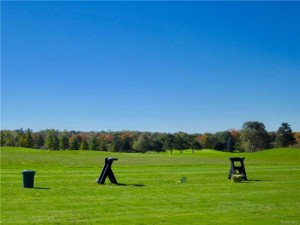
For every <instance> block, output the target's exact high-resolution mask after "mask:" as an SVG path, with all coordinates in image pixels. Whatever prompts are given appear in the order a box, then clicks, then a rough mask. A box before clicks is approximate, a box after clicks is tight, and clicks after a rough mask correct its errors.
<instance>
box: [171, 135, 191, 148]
mask: <svg viewBox="0 0 300 225" xmlns="http://www.w3.org/2000/svg"><path fill="white" fill-rule="evenodd" d="M174 148H175V149H177V150H179V151H180V152H181V153H182V151H183V150H184V149H188V148H189V135H188V134H187V133H184V132H178V133H175V134H174Z"/></svg>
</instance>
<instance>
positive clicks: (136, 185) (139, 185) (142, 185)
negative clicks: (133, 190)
mask: <svg viewBox="0 0 300 225" xmlns="http://www.w3.org/2000/svg"><path fill="white" fill-rule="evenodd" d="M117 186H134V187H144V186H145V185H144V184H120V183H118V184H117Z"/></svg>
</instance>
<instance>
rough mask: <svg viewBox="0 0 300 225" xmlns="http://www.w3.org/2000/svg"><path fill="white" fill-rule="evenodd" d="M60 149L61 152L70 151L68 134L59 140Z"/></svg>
mask: <svg viewBox="0 0 300 225" xmlns="http://www.w3.org/2000/svg"><path fill="white" fill-rule="evenodd" d="M59 148H60V149H61V150H66V149H69V138H68V137H67V134H62V135H61V136H60V138H59Z"/></svg>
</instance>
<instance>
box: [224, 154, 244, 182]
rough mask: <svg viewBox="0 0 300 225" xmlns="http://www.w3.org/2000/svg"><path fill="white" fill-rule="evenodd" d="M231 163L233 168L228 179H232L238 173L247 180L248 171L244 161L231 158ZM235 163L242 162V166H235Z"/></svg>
mask: <svg viewBox="0 0 300 225" xmlns="http://www.w3.org/2000/svg"><path fill="white" fill-rule="evenodd" d="M229 159H230V162H231V168H230V170H229V175H228V179H231V176H232V175H234V174H236V173H237V171H238V173H239V174H241V175H243V177H242V179H243V180H247V175H246V170H245V166H244V159H245V158H240V157H231V158H229ZM234 162H240V165H234Z"/></svg>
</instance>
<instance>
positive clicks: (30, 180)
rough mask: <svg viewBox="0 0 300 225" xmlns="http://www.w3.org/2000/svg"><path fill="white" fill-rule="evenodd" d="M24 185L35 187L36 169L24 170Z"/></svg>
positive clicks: (25, 186)
mask: <svg viewBox="0 0 300 225" xmlns="http://www.w3.org/2000/svg"><path fill="white" fill-rule="evenodd" d="M22 174H23V186H24V188H33V186H34V174H35V171H34V170H23V172H22Z"/></svg>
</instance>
